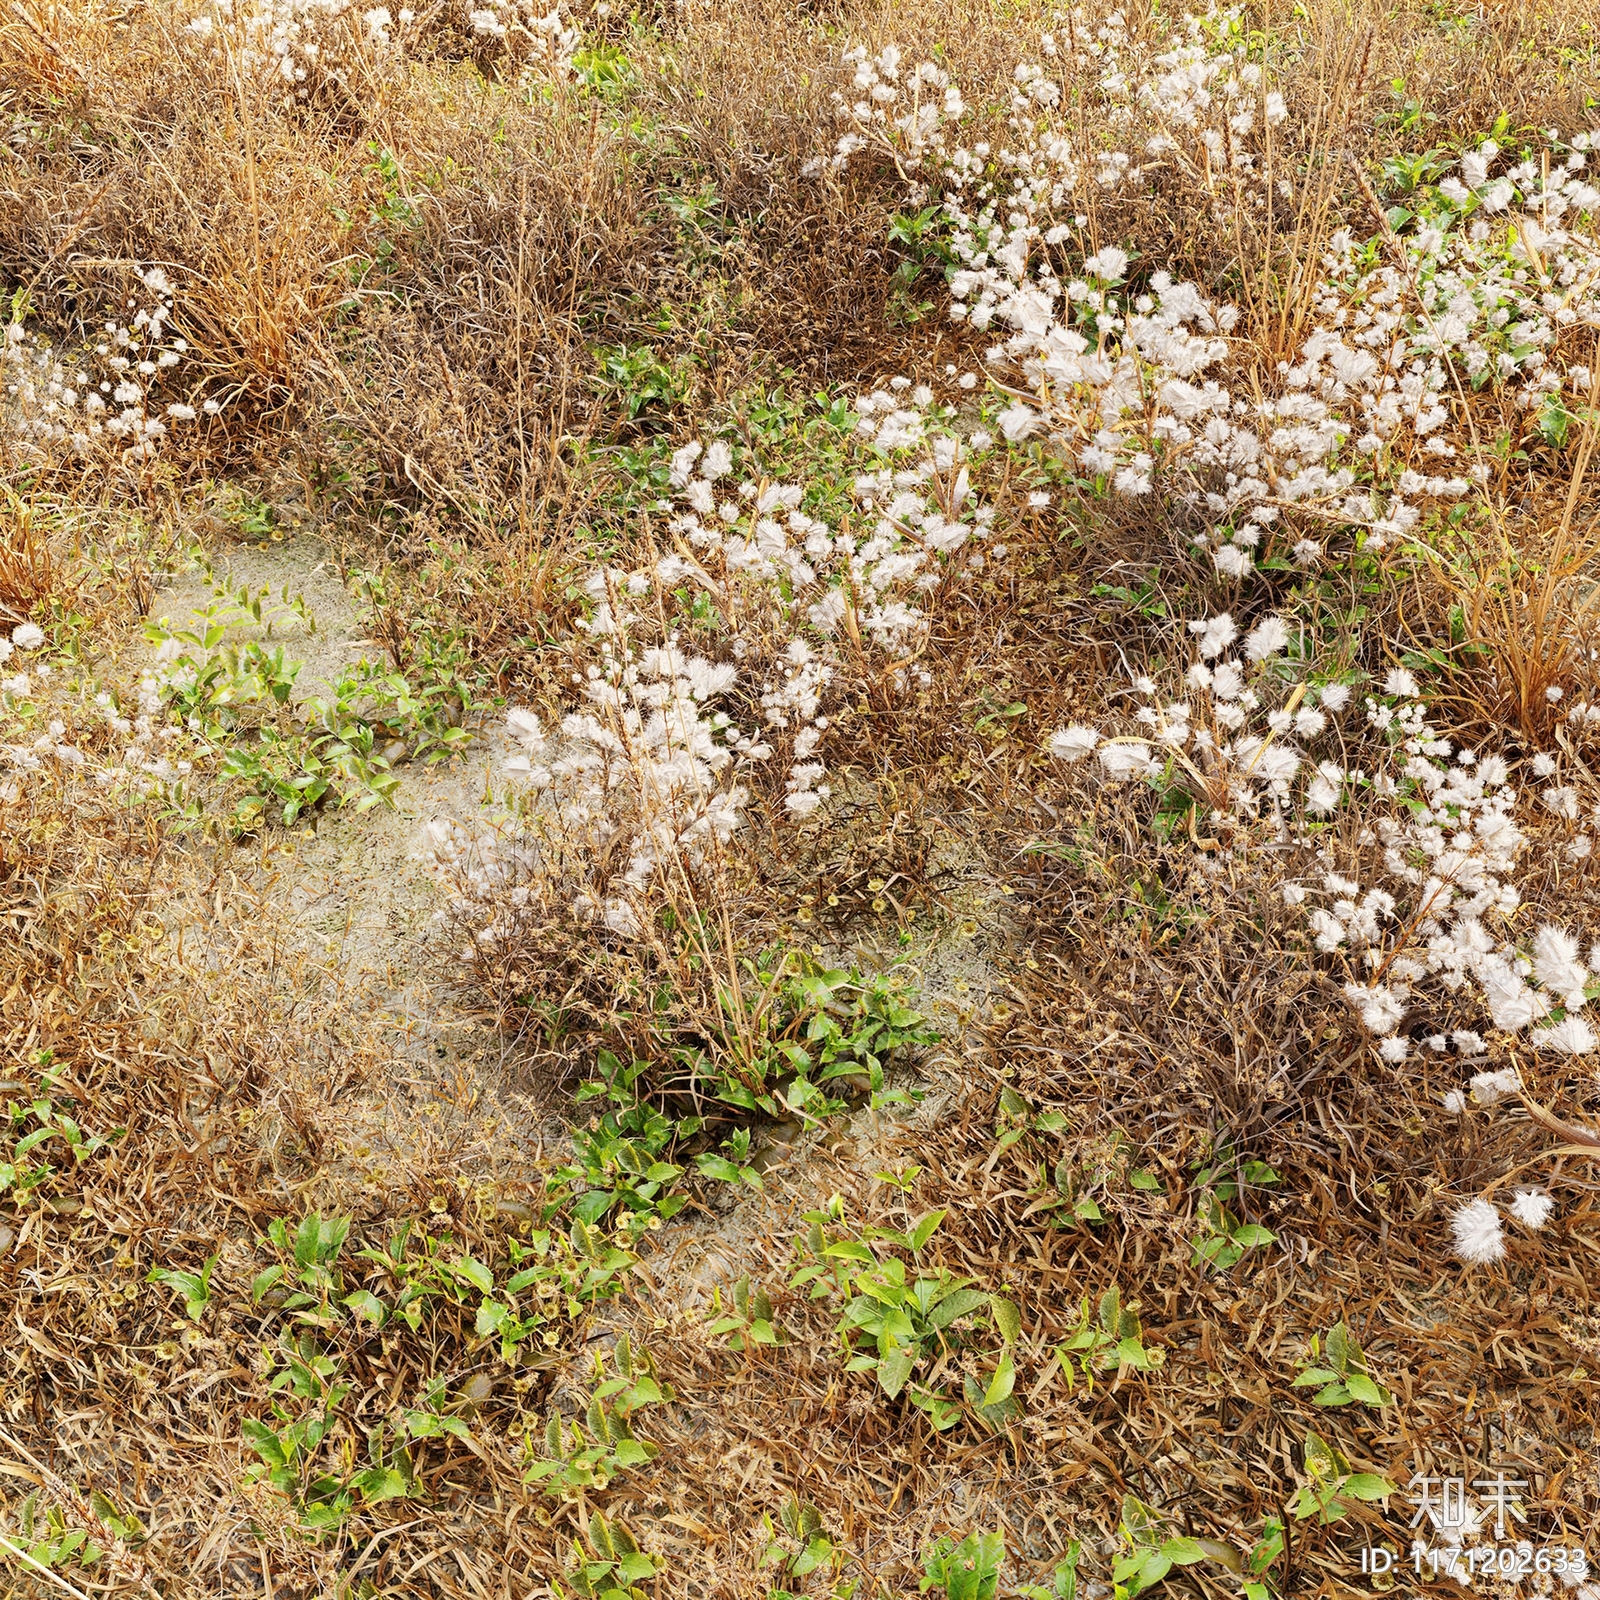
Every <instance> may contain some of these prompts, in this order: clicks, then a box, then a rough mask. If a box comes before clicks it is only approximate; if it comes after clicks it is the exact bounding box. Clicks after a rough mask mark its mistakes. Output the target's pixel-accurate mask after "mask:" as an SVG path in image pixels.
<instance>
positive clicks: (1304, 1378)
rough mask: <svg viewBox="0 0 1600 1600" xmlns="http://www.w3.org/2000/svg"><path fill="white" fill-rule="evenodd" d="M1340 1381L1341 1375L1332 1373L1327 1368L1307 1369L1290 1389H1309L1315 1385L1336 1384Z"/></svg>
mask: <svg viewBox="0 0 1600 1600" xmlns="http://www.w3.org/2000/svg"><path fill="white" fill-rule="evenodd" d="M1338 1379H1339V1374H1338V1373H1337V1372H1332V1371H1330V1370H1329V1369H1328V1368H1327V1367H1307V1368H1306V1370H1305V1371H1304V1372H1302V1373H1301V1374H1300V1376H1299V1377H1298V1378H1296V1379H1295V1380H1294V1382H1293V1383H1292V1384H1290V1385H1289V1387H1290V1388H1291V1389H1309V1388H1310V1387H1311V1385H1312V1384H1314V1383H1336V1382H1338Z"/></svg>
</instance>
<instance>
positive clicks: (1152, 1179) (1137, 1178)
mask: <svg viewBox="0 0 1600 1600" xmlns="http://www.w3.org/2000/svg"><path fill="white" fill-rule="evenodd" d="M1128 1184H1129V1186H1130V1187H1131V1188H1134V1189H1144V1190H1146V1191H1147V1192H1150V1193H1160V1190H1161V1180H1160V1179H1159V1178H1158V1177H1157V1176H1156V1175H1155V1173H1153V1172H1146V1171H1145V1170H1144V1169H1143V1168H1142V1167H1141V1168H1140V1169H1139V1170H1138V1171H1137V1172H1130V1173H1129V1174H1128Z"/></svg>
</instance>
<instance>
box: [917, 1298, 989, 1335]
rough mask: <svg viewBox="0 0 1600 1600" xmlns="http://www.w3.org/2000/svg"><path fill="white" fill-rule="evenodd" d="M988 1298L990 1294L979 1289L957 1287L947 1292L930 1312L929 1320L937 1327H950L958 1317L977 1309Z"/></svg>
mask: <svg viewBox="0 0 1600 1600" xmlns="http://www.w3.org/2000/svg"><path fill="white" fill-rule="evenodd" d="M988 1299H989V1296H988V1295H986V1294H984V1293H983V1292H982V1290H979V1289H957V1290H955V1291H954V1292H953V1293H951V1294H947V1295H946V1296H945V1297H944V1298H943V1299H942V1300H940V1301H939V1303H938V1304H937V1305H936V1306H935V1307H934V1308H933V1309H932V1310H931V1311H930V1312H929V1313H928V1321H929V1323H930V1324H931V1325H932V1326H933V1327H935V1328H948V1327H949V1326H950V1324H951V1323H952V1322H955V1321H956V1320H957V1319H958V1318H960V1317H965V1316H968V1315H970V1314H971V1313H972V1312H974V1311H976V1310H977V1309H978V1307H979V1306H981V1305H983V1304H985V1303H986V1302H987V1301H988Z"/></svg>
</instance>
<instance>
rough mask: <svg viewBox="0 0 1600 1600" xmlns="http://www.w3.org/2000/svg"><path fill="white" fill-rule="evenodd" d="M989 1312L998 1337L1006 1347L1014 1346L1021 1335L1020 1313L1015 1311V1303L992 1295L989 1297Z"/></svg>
mask: <svg viewBox="0 0 1600 1600" xmlns="http://www.w3.org/2000/svg"><path fill="white" fill-rule="evenodd" d="M989 1311H990V1314H991V1315H992V1316H993V1317H994V1325H995V1327H996V1329H998V1330H999V1334H1000V1337H1001V1338H1002V1339H1003V1340H1005V1342H1006V1343H1007V1344H1008V1345H1009V1344H1015V1343H1016V1342H1017V1339H1018V1338H1019V1336H1020V1335H1021V1333H1022V1313H1021V1312H1020V1311H1019V1310H1018V1309H1017V1306H1016V1303H1015V1302H1014V1301H1011V1300H1006V1299H1003V1298H1002V1297H1001V1296H1000V1295H997V1294H992V1295H990V1296H989Z"/></svg>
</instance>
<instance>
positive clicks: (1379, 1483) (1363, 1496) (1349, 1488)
mask: <svg viewBox="0 0 1600 1600" xmlns="http://www.w3.org/2000/svg"><path fill="white" fill-rule="evenodd" d="M1394 1492H1395V1487H1394V1485H1393V1484H1392V1483H1390V1482H1389V1480H1388V1479H1387V1478H1380V1477H1379V1476H1378V1475H1377V1473H1375V1472H1353V1473H1351V1474H1350V1476H1349V1477H1348V1478H1346V1479H1345V1480H1344V1482H1343V1483H1342V1484H1340V1485H1339V1493H1340V1494H1348V1495H1354V1496H1355V1498H1356V1499H1357V1500H1382V1499H1383V1498H1384V1496H1385V1495H1391V1494H1393V1493H1394Z"/></svg>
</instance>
